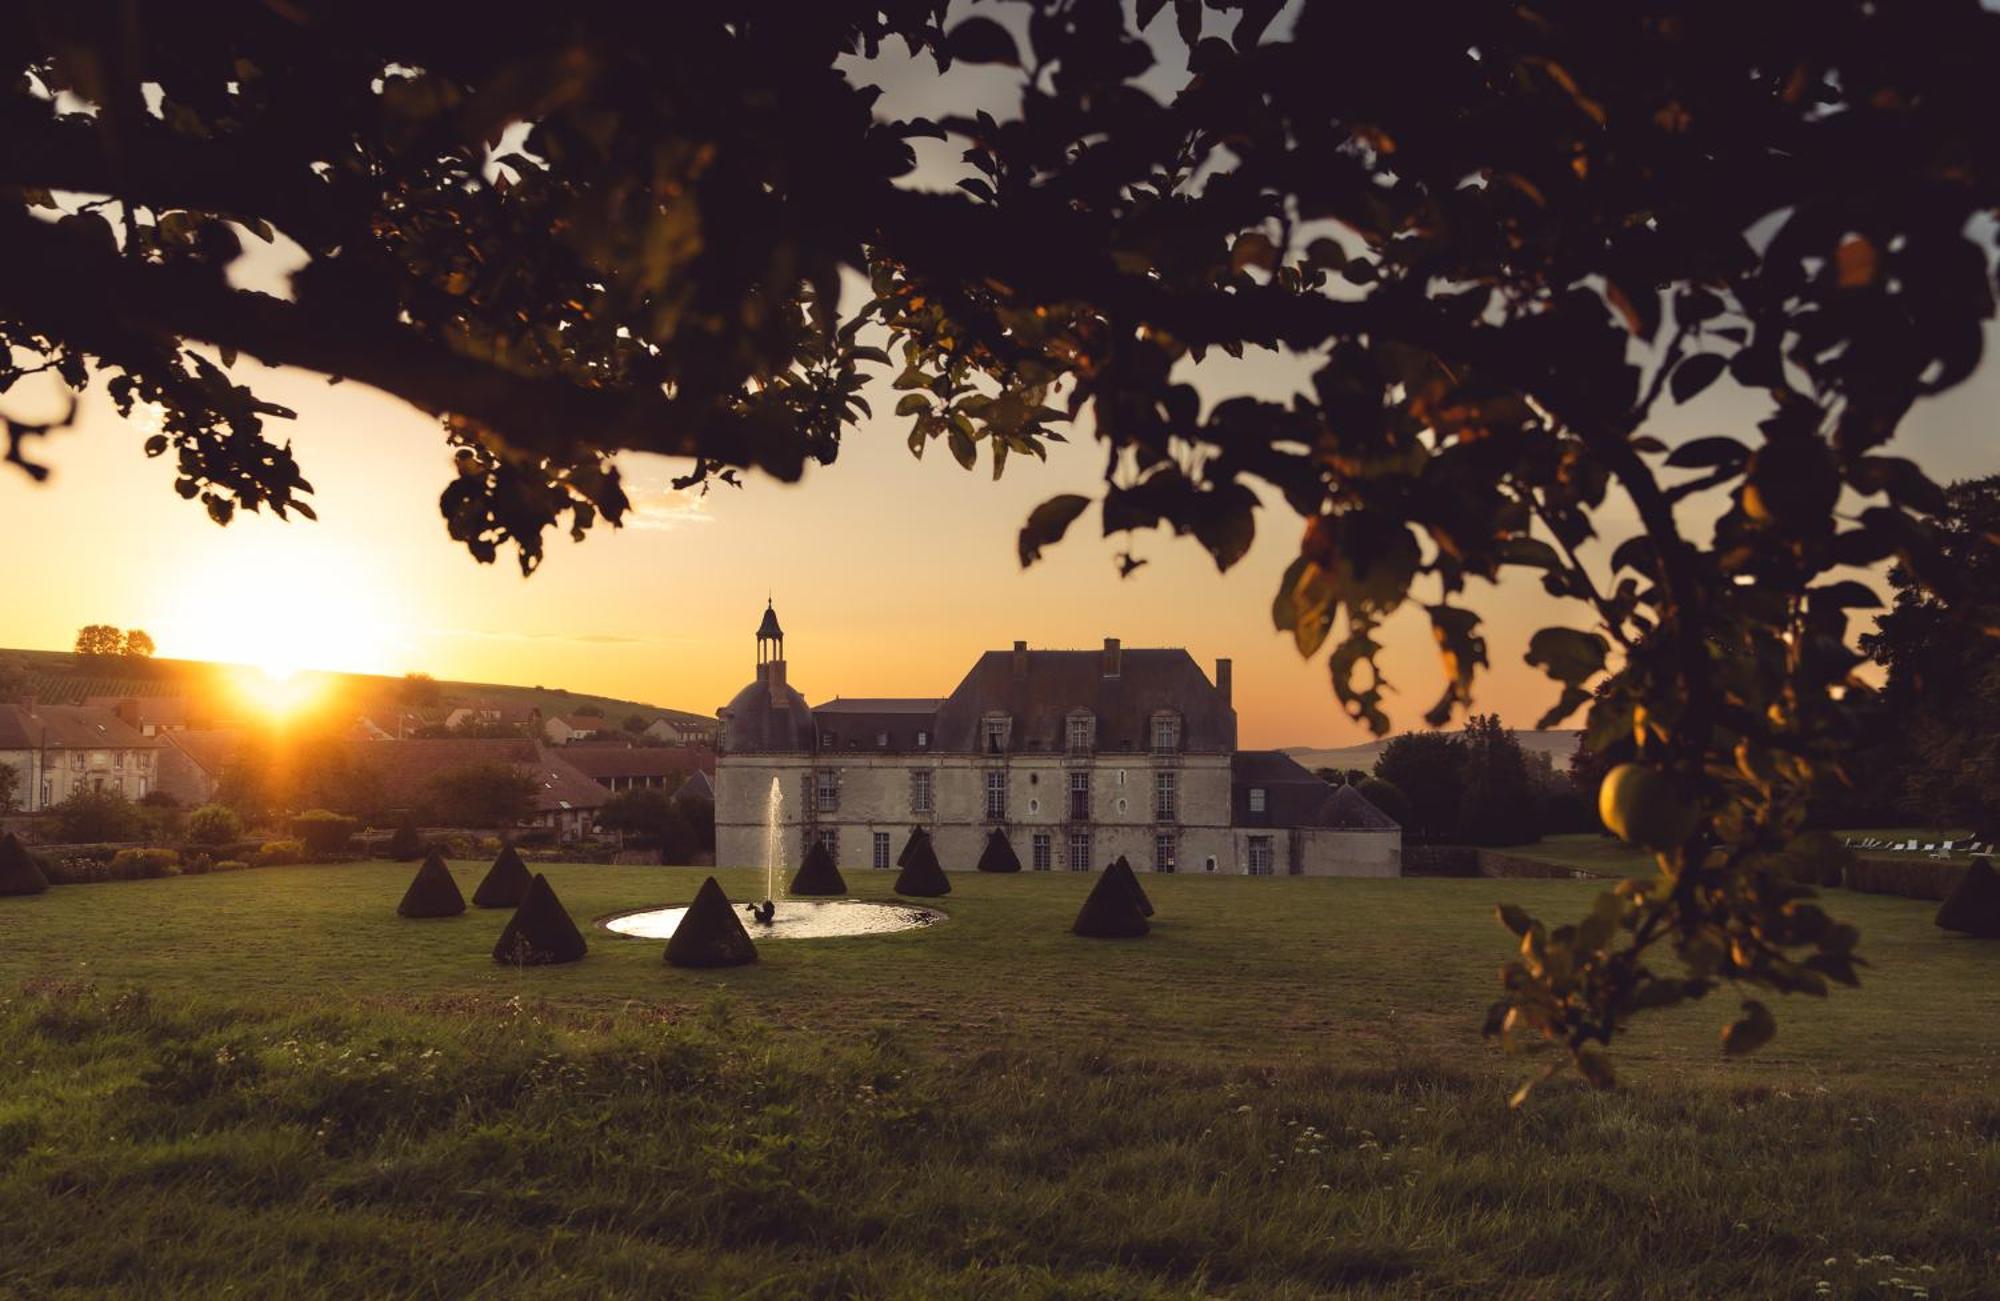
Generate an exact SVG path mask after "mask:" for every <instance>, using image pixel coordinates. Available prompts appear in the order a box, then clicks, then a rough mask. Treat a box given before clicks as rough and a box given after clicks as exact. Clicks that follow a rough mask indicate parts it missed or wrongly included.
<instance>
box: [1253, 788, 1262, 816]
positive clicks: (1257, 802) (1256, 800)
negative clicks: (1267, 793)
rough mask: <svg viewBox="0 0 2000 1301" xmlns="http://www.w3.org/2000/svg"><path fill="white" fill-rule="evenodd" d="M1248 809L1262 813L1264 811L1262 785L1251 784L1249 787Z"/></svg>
mask: <svg viewBox="0 0 2000 1301" xmlns="http://www.w3.org/2000/svg"><path fill="white" fill-rule="evenodd" d="M1250 811H1251V812H1252V813H1262V812H1263V811H1264V788H1263V787H1262V786H1252V787H1251V788H1250Z"/></svg>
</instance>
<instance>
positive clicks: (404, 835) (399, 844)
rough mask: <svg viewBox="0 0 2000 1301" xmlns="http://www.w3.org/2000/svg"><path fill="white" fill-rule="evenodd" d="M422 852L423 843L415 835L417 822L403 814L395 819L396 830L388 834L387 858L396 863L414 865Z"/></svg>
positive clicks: (420, 838)
mask: <svg viewBox="0 0 2000 1301" xmlns="http://www.w3.org/2000/svg"><path fill="white" fill-rule="evenodd" d="M423 852H424V842H423V839H422V837H420V836H419V835H418V834H417V821H416V819H415V818H413V817H411V816H410V815H409V814H407V813H405V814H403V815H402V816H401V817H399V818H397V819H396V829H395V830H394V831H392V832H390V833H389V857H390V858H391V859H392V860H394V861H395V862H398V863H414V862H416V861H417V859H418V858H420V857H422V855H423Z"/></svg>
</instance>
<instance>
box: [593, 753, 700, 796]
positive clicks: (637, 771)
mask: <svg viewBox="0 0 2000 1301" xmlns="http://www.w3.org/2000/svg"><path fill="white" fill-rule="evenodd" d="M562 757H563V759H564V760H565V761H567V762H568V763H570V764H571V765H572V766H574V767H575V768H576V769H577V770H578V771H579V772H582V773H584V774H585V775H587V776H589V777H590V778H591V779H592V780H594V781H596V782H597V783H598V784H599V785H601V786H603V787H604V788H605V789H606V790H609V791H613V792H617V791H630V790H647V789H651V790H678V789H680V786H681V783H682V782H684V781H685V780H686V779H687V777H688V774H690V773H696V772H701V771H703V770H708V771H713V770H714V768H715V752H714V751H713V750H702V749H694V748H691V747H686V746H663V745H647V746H633V745H589V744H582V745H569V746H565V747H563V753H562Z"/></svg>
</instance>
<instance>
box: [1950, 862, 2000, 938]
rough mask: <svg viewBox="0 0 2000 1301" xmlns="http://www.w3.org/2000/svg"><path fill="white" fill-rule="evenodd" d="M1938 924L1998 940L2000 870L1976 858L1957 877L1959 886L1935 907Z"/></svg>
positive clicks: (1999, 927) (1999, 930)
mask: <svg viewBox="0 0 2000 1301" xmlns="http://www.w3.org/2000/svg"><path fill="white" fill-rule="evenodd" d="M1937 924H1938V925H1939V926H1941V927H1943V928H1944V929H1945V930H1948V931H1960V932H1962V933H1964V934H1966V935H1970V936H1972V937H1973V938H1974V939H1981V940H2000V872H1996V871H1994V870H1993V864H1992V863H1990V862H1988V861H1987V860H1985V859H1983V858H1975V859H1973V860H1972V863H1971V865H1970V866H1969V867H1967V868H1966V869H1965V875H1964V876H1962V877H1960V878H1959V881H1958V888H1957V889H1956V890H1953V891H1952V892H1951V897H1950V898H1949V899H1946V900H1945V901H1944V904H1943V906H1942V907H1940V908H1939V909H1938V910H1937Z"/></svg>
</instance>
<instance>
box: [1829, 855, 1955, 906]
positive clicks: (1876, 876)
mask: <svg viewBox="0 0 2000 1301" xmlns="http://www.w3.org/2000/svg"><path fill="white" fill-rule="evenodd" d="M1965 868H1966V865H1965V864H1964V863H1952V862H1946V861H1945V860H1943V859H1941V858H1857V859H1855V860H1854V862H1853V863H1852V864H1851V865H1850V866H1849V867H1848V869H1847V888H1848V889H1850V890H1861V891H1865V892H1866V893H1868V894H1893V895H1901V896H1902V897H1903V898H1905V899H1943V898H1945V897H1946V896H1948V895H1949V894H1950V893H1951V892H1952V891H1953V890H1955V889H1957V888H1958V882H1959V878H1960V877H1962V876H1964V875H1965Z"/></svg>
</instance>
